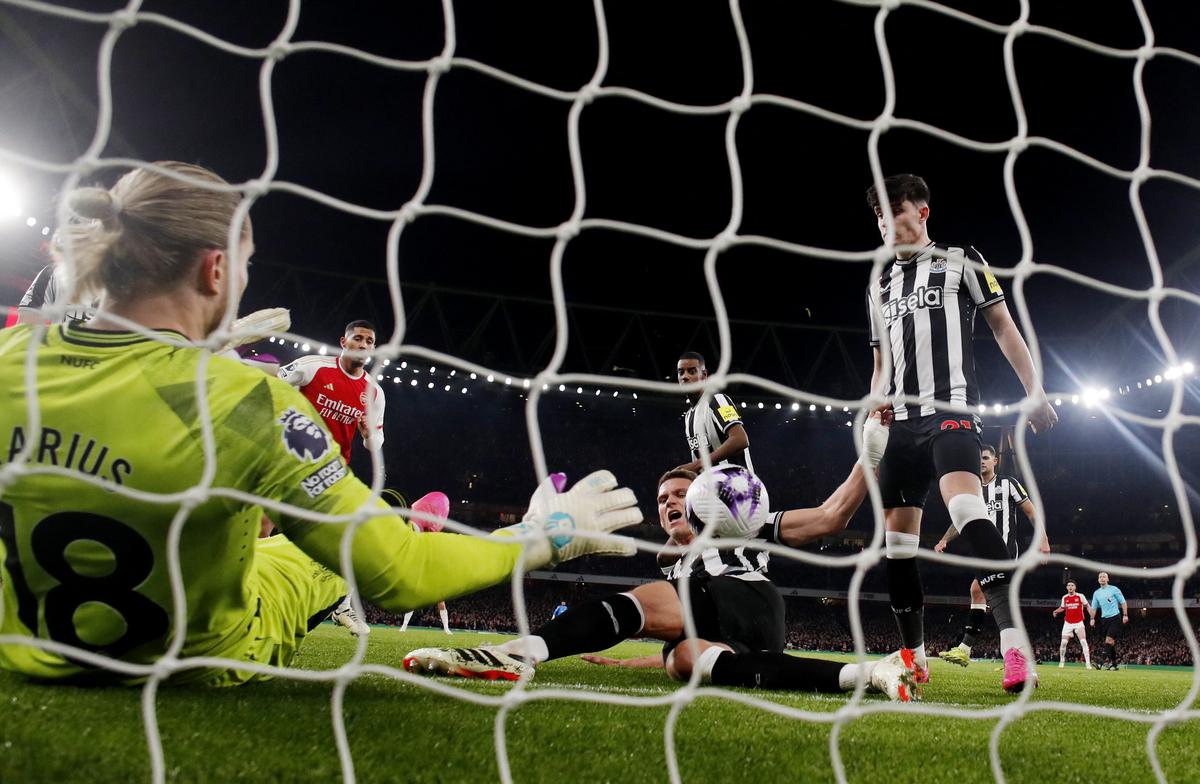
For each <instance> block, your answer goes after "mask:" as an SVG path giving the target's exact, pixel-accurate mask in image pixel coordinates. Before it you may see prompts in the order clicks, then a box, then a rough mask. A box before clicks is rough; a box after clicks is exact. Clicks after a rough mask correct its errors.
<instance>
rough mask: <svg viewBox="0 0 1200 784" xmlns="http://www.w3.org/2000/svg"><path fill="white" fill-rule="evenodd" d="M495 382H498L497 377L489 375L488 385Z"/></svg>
mask: <svg viewBox="0 0 1200 784" xmlns="http://www.w3.org/2000/svg"><path fill="white" fill-rule="evenodd" d="M495 380H496V377H495V376H493V375H492V374H490V373H489V374H488V383H489V384H490V383H492V382H493V381H495Z"/></svg>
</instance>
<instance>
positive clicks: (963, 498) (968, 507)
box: [946, 493, 991, 534]
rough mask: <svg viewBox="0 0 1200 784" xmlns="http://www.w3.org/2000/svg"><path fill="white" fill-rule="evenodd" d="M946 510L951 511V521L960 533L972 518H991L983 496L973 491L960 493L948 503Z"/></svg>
mask: <svg viewBox="0 0 1200 784" xmlns="http://www.w3.org/2000/svg"><path fill="white" fill-rule="evenodd" d="M946 511H948V512H950V522H952V523H954V528H955V530H956V531H958V532H959V533H960V534H961V533H962V529H963V526H965V525H966V524H967V523H969V522H971V521H972V520H990V519H991V515H989V514H988V510H987V505H986V504H984V503H983V498H981V497H980V496H978V495H975V494H973V493H960V494H959V495H956V496H954V497H953V498H951V499H950V501H949V503H947V504H946Z"/></svg>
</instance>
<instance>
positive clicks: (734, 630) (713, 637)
mask: <svg viewBox="0 0 1200 784" xmlns="http://www.w3.org/2000/svg"><path fill="white" fill-rule="evenodd" d="M688 586H689V589H690V590H689V597H690V598H691V600H692V617H693V618H694V619H695V620H696V636H697V637H698V638H700V639H701V640H708V641H709V642H723V643H725V644H726V645H728V646H729V647H730V648H733V650H735V651H737V652H738V653H748V652H750V651H771V652H773V653H778V652H780V651H782V650H783V643H784V638H785V634H784V629H785V627H784V608H783V597H782V596H780V595H779V589H778V588H776V587H775V584H774V583H772V582H771V581H770V580H739V579H738V578H736V577H708V576H700V577H693V578H692V579H691V580H690V581H689V582H688ZM679 587H680V584H679V583H676V584H675V590H676V591H678V590H679ZM685 639H687V638H686V636H685V637H680V638H679V639H677V640H672V641H671V642H669V643H667V644H666V645H664V646H663V661H666V659H667V656H668V655H670V653H671V651H673V650H675V647H676V646H677V645H679V643H681V642H683V641H684V640H685Z"/></svg>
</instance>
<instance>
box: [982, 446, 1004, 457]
mask: <svg viewBox="0 0 1200 784" xmlns="http://www.w3.org/2000/svg"><path fill="white" fill-rule="evenodd" d="M979 452H980V454H982V453H984V452H991V453H992V457H999V456H1000V453H999V452H997V451H996V447H994V446H992V445H991V444H983V445H982V446H980V447H979Z"/></svg>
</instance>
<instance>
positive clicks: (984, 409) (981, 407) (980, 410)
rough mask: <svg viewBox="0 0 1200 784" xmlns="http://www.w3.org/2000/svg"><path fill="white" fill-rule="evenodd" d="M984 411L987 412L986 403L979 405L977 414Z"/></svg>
mask: <svg viewBox="0 0 1200 784" xmlns="http://www.w3.org/2000/svg"><path fill="white" fill-rule="evenodd" d="M984 411H987V403H980V404H979V413H981V414H982V413H983V412H984Z"/></svg>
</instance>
